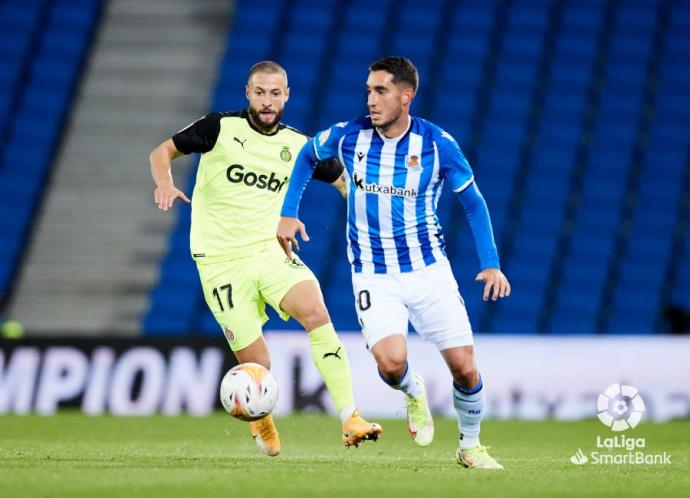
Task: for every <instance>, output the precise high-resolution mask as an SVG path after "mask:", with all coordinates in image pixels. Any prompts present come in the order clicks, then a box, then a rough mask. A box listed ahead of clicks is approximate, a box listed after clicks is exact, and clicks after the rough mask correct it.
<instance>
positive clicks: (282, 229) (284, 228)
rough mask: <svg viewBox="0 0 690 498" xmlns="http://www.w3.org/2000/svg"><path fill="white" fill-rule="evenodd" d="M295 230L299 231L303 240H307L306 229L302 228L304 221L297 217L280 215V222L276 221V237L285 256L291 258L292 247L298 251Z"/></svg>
mask: <svg viewBox="0 0 690 498" xmlns="http://www.w3.org/2000/svg"><path fill="white" fill-rule="evenodd" d="M297 232H299V234H300V237H302V240H303V241H305V242H308V241H309V236H308V235H307V230H306V229H305V228H304V223H302V222H301V221H300V220H298V219H297V218H291V217H288V216H281V217H280V223H278V232H277V233H276V237H278V242H279V243H280V247H282V248H283V251H285V254H287V257H288V258H290V259H292V248H293V247H294V248H295V250H297V251H299V243H298V242H297Z"/></svg>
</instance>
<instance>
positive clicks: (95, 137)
mask: <svg viewBox="0 0 690 498" xmlns="http://www.w3.org/2000/svg"><path fill="white" fill-rule="evenodd" d="M0 54H2V57H1V58H0V60H1V62H0V234H1V235H0V292H1V295H0V313H1V314H2V317H3V318H4V319H5V320H11V321H17V322H20V323H21V324H22V325H23V328H24V331H25V333H26V334H27V335H31V336H37V335H50V334H64V333H69V334H83V335H97V334H108V335H113V334H115V335H130V336H131V335H135V336H136V335H141V334H143V335H164V336H169V335H171V334H173V335H212V336H217V334H218V326H217V324H216V323H215V321H214V320H213V317H212V316H211V314H210V312H209V311H208V310H207V307H206V304H205V302H204V299H203V296H202V293H201V289H200V285H199V282H198V277H197V274H196V270H195V267H194V264H193V262H192V261H191V259H190V257H189V251H188V230H189V208H188V207H187V206H179V205H178V206H177V208H176V209H175V210H174V211H173V212H172V213H167V214H163V213H161V212H158V210H157V209H156V208H155V206H154V204H153V201H152V192H153V182H152V180H151V178H150V174H149V169H148V159H147V157H148V152H149V151H150V150H151V149H152V148H154V147H155V146H156V145H157V144H158V143H160V142H161V141H163V140H165V139H166V138H168V137H170V136H171V135H172V134H173V133H175V132H176V131H177V130H178V129H180V128H182V127H184V126H185V125H186V124H187V123H189V122H191V121H194V120H195V119H197V118H199V117H200V116H202V115H203V114H205V113H207V112H210V111H226V110H235V109H240V108H244V107H245V106H246V99H245V97H244V83H245V81H246V75H247V71H248V69H249V67H250V66H251V65H252V64H253V63H255V62H257V61H259V60H262V59H274V60H276V61H278V62H280V63H281V64H282V65H284V66H285V68H286V69H287V71H288V74H289V81H290V86H291V91H292V93H291V98H290V102H289V103H288V105H287V108H286V114H285V116H284V121H285V122H286V123H288V124H290V125H292V126H295V127H297V128H300V129H302V130H304V131H305V132H306V133H308V134H310V135H313V134H314V133H315V132H316V131H318V130H319V129H322V128H324V127H326V126H328V125H329V124H331V123H333V122H337V121H342V120H345V119H350V118H353V117H357V116H360V115H364V114H366V107H365V98H366V97H365V92H364V81H365V79H366V76H367V66H368V64H369V63H370V62H372V61H373V60H375V59H376V58H378V57H380V56H383V55H390V54H401V55H405V56H407V57H409V58H411V59H412V61H413V62H414V63H415V64H416V65H417V67H418V68H419V71H420V76H421V89H420V91H419V94H418V95H417V98H416V99H415V102H414V104H413V109H412V111H413V114H415V115H418V116H421V117H425V118H428V119H431V120H432V121H434V122H436V123H437V124H439V125H441V126H442V127H444V128H445V129H446V130H447V131H449V132H450V133H451V134H452V135H454V136H455V137H456V138H457V140H458V142H459V143H460V145H461V147H462V148H463V150H464V152H465V153H466V155H467V157H468V158H469V160H470V163H471V165H472V166H473V169H474V171H475V173H476V178H477V182H478V185H479V186H480V188H481V189H482V191H483V193H484V195H485V197H486V199H487V202H488V204H489V208H490V211H491V215H492V220H493V225H494V230H495V235H496V239H497V244H498V247H499V252H500V255H501V260H502V265H503V269H504V271H505V272H506V274H507V275H508V276H509V278H510V279H511V283H512V287H513V294H512V296H511V297H510V299H506V300H504V301H502V302H500V303H498V304H485V303H483V302H482V301H481V289H480V286H479V285H478V284H476V283H475V282H474V280H473V278H474V275H475V274H476V273H477V270H478V262H477V257H476V255H475V249H474V242H473V239H472V237H471V233H470V232H469V229H468V227H467V225H466V221H465V216H464V212H463V211H462V208H461V206H460V205H459V203H458V202H457V201H456V199H454V198H453V197H452V196H450V195H444V196H443V198H442V200H441V202H440V214H439V216H440V219H441V222H442V225H443V226H444V228H445V232H446V240H447V242H448V247H447V251H448V254H449V257H450V260H451V262H452V264H453V269H454V272H455V274H456V277H457V279H458V281H459V283H460V286H461V291H462V292H463V295H464V297H465V301H466V303H467V307H468V311H469V315H470V318H471V320H472V323H473V326H474V329H475V330H476V331H477V332H478V333H480V334H482V333H486V334H492V333H513V334H514V333H517V334H660V333H687V332H688V330H689V329H690V231H689V230H688V226H689V225H690V223H689V222H690V90H689V89H690V63H689V61H690V2H689V1H687V0H635V1H630V0H608V1H606V0H554V1H546V0H543V1H534V0H530V1H526V0H495V1H488V0H487V1H470V0H465V1H461V0H424V1H422V0H404V1H373V2H372V1H363V0H362V1H360V0H318V1H317V0H251V1H250V0H239V1H236V2H229V1H223V0H195V1H191V0H147V1H137V0H109V1H106V0H103V1H100V0H21V1H20V0H2V1H0ZM195 165H196V162H195V159H194V158H185V159H180V160H177V161H175V163H174V168H173V169H174V171H175V178H176V183H177V184H178V186H179V187H181V188H183V189H184V190H185V191H186V192H187V193H191V189H192V186H193V179H194V169H195ZM304 206H305V209H303V214H302V215H303V218H304V221H305V223H306V224H307V227H310V228H311V230H310V234H311V235H312V241H311V242H309V243H308V244H305V246H304V248H303V252H302V257H303V259H304V260H305V261H306V262H307V263H308V264H309V265H310V266H311V268H312V269H313V270H314V272H315V273H316V275H317V276H318V277H319V279H320V282H321V285H322V287H323V290H324V294H325V298H326V302H327V305H328V306H329V309H330V311H331V314H332V316H333V319H334V322H335V324H336V326H337V328H338V329H340V330H356V329H357V323H356V319H355V314H354V306H353V297H352V290H351V284H350V276H349V275H350V269H349V266H348V263H347V258H346V253H345V248H346V243H345V235H344V224H345V206H344V203H343V201H342V200H341V199H340V198H339V197H338V196H337V195H336V194H335V192H334V191H332V189H329V188H328V187H327V186H325V185H322V184H321V185H320V184H318V182H313V183H312V184H311V185H310V186H309V188H308V193H307V195H306V199H305V201H304ZM316 206H319V209H316ZM273 316H275V315H273ZM14 325H16V324H14ZM268 327H269V328H272V329H295V328H297V324H296V323H295V322H289V323H283V322H282V321H280V320H278V319H272V320H271V321H270V322H269V324H268Z"/></svg>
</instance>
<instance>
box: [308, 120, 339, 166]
mask: <svg viewBox="0 0 690 498" xmlns="http://www.w3.org/2000/svg"><path fill="white" fill-rule="evenodd" d="M346 126H347V123H338V124H334V125H333V126H331V127H330V128H326V129H325V130H323V131H320V132H318V133H317V134H316V136H315V137H314V153H315V154H316V158H317V159H318V160H320V161H321V160H324V159H328V158H329V157H338V152H339V151H338V143H339V142H340V139H341V138H342V136H343V135H344V134H345V127H346Z"/></svg>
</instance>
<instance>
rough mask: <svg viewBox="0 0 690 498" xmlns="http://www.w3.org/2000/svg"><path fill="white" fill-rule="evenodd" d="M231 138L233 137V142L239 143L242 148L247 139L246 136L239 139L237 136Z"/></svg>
mask: <svg viewBox="0 0 690 498" xmlns="http://www.w3.org/2000/svg"><path fill="white" fill-rule="evenodd" d="M232 138H234V139H235V142H237V143H238V144H240V145H241V146H242V148H243V149H244V144H245V142H246V141H247V139H246V138H245V139H244V140H240V139H239V138H237V137H232Z"/></svg>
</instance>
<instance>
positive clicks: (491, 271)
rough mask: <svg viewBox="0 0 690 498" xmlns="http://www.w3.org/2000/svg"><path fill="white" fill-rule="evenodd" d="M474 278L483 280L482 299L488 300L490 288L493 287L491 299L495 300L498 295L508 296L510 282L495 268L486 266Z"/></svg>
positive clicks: (479, 280)
mask: <svg viewBox="0 0 690 498" xmlns="http://www.w3.org/2000/svg"><path fill="white" fill-rule="evenodd" d="M475 280H476V281H477V282H484V301H488V300H489V296H491V289H493V296H491V300H492V301H497V300H498V298H499V297H508V296H510V283H509V282H508V279H507V278H506V276H505V275H504V274H503V272H502V271H501V270H499V269H497V268H487V269H486V270H484V271H481V272H479V273H478V274H477V277H476V278H475Z"/></svg>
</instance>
